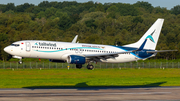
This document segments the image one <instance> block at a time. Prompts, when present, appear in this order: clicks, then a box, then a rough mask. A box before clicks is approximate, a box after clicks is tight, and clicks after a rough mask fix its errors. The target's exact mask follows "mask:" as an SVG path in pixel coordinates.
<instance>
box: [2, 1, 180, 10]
mask: <svg viewBox="0 0 180 101" xmlns="http://www.w3.org/2000/svg"><path fill="white" fill-rule="evenodd" d="M42 1H49V2H51V1H58V2H63V1H64V0H0V4H7V3H14V4H15V5H21V4H24V3H30V4H35V5H38V4H39V3H40V2H42ZM65 1H77V2H80V3H83V2H88V1H94V2H100V3H103V4H104V3H118V2H121V3H130V4H134V3H136V2H137V1H146V2H149V3H151V4H152V6H154V7H157V6H160V7H165V8H167V9H169V10H170V9H171V8H173V7H174V6H176V5H180V1H179V0H65Z"/></svg>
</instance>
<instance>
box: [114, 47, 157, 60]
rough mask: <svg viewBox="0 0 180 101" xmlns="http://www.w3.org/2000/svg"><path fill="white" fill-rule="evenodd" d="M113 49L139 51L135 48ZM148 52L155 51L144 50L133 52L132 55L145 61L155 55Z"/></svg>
mask: <svg viewBox="0 0 180 101" xmlns="http://www.w3.org/2000/svg"><path fill="white" fill-rule="evenodd" d="M113 47H116V48H119V49H121V50H124V51H133V50H138V48H134V47H124V46H113ZM146 51H155V50H146V49H142V50H139V51H136V52H131V54H132V55H134V56H136V57H138V58H140V59H145V58H148V57H150V56H152V55H153V53H147V52H146Z"/></svg>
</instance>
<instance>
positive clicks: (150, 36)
mask: <svg viewBox="0 0 180 101" xmlns="http://www.w3.org/2000/svg"><path fill="white" fill-rule="evenodd" d="M155 31H156V30H154V31H153V32H152V33H151V35H148V36H147V37H146V39H148V38H149V39H150V40H151V41H152V42H154V43H155V41H154V39H153V37H152V36H153V34H154V32H155ZM146 39H145V40H146Z"/></svg>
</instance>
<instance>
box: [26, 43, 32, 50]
mask: <svg viewBox="0 0 180 101" xmlns="http://www.w3.org/2000/svg"><path fill="white" fill-rule="evenodd" d="M30 50H31V44H30V42H26V51H27V52H30Z"/></svg>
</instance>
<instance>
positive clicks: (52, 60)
mask: <svg viewBox="0 0 180 101" xmlns="http://www.w3.org/2000/svg"><path fill="white" fill-rule="evenodd" d="M49 61H50V62H58V63H65V62H66V61H65V60H54V59H49Z"/></svg>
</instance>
